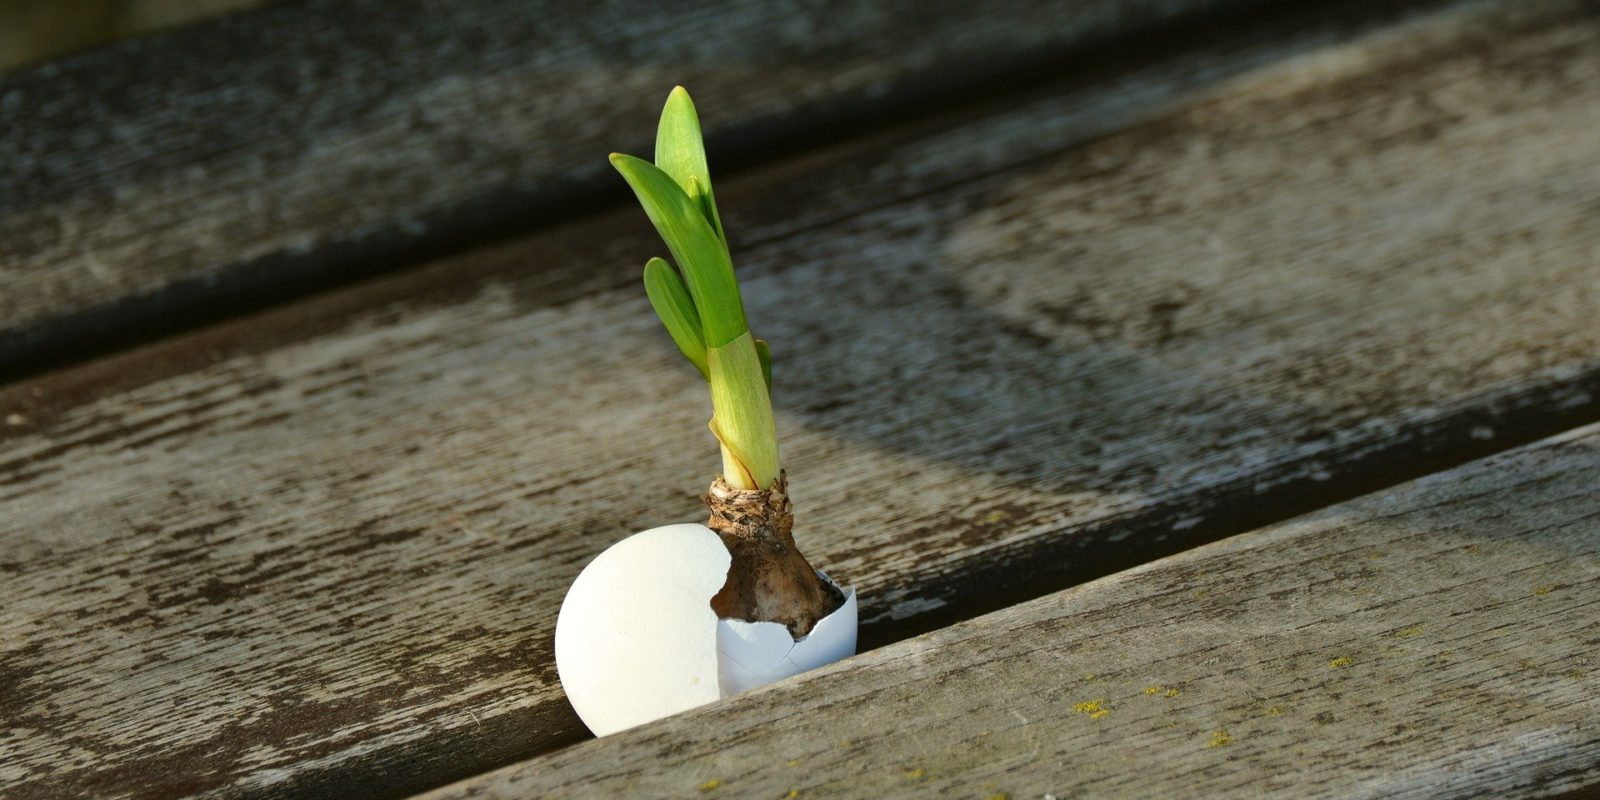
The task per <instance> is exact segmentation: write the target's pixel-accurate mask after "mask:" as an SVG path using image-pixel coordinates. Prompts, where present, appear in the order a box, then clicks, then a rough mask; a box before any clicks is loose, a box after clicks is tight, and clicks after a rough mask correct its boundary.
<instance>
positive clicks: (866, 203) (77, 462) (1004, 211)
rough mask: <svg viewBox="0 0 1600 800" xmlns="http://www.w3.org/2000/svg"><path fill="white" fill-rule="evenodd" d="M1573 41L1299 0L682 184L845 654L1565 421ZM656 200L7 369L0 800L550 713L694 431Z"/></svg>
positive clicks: (1573, 259) (456, 750)
mask: <svg viewBox="0 0 1600 800" xmlns="http://www.w3.org/2000/svg"><path fill="white" fill-rule="evenodd" d="M1489 41H1492V42H1493V46H1492V47H1486V45H1485V42H1489ZM1597 41H1600V21H1597V20H1596V19H1595V18H1594V16H1593V15H1592V14H1591V13H1590V11H1589V7H1588V6H1586V5H1583V4H1581V3H1552V4H1542V5H1538V6H1530V5H1526V4H1521V3H1504V4H1483V3H1467V4H1461V5H1456V6H1450V7H1446V8H1444V9H1442V10H1439V11H1437V12H1435V13H1430V14H1427V15H1424V16H1420V17H1417V18H1414V19H1410V20H1409V21H1407V22H1405V23H1403V24H1396V25H1393V26H1381V27H1379V28H1376V29H1366V28H1359V27H1358V28H1357V30H1355V31H1353V32H1352V31H1351V30H1350V28H1349V26H1348V25H1346V24H1343V23H1341V24H1339V25H1335V26H1332V27H1328V26H1317V25H1310V26H1307V27H1306V28H1304V29H1302V30H1300V32H1299V34H1298V36H1294V37H1289V38H1287V39H1285V38H1280V37H1278V36H1273V37H1271V39H1270V42H1262V41H1258V40H1253V39H1249V38H1246V39H1245V40H1243V41H1232V42H1230V43H1229V46H1227V47H1223V48H1220V49H1200V50H1198V51H1195V52H1192V53H1189V54H1187V55H1185V56H1184V57H1181V58H1177V59H1175V60H1172V61H1169V62H1164V63H1163V64H1160V65H1149V66H1148V67H1147V68H1143V69H1136V70H1133V71H1131V72H1128V73H1126V74H1122V75H1121V76H1120V77H1117V76H1115V75H1108V76H1104V79H1103V80H1101V79H1098V78H1097V79H1095V80H1089V81H1088V85H1083V86H1080V85H1078V84H1075V83H1067V84H1063V85H1059V86H1056V87H1054V89H1053V90H1052V91H1048V92H1041V93H1040V94H1039V96H1037V97H1034V98H1033V99H1031V100H1030V101H1028V102H1025V103H1024V102H1018V101H1017V100H1016V99H1015V98H1003V99H1000V100H997V102H996V104H995V105H994V106H993V107H989V108H987V109H986V110H985V113H983V114H980V115H977V116H972V115H969V114H966V113H961V114H955V115H953V116H952V117H950V118H949V119H946V120H942V121H934V122H930V123H928V124H926V125H920V126H917V127H915V128H911V129H906V130H901V131H896V132H890V133H886V134H884V135H883V136H880V137H876V138H873V139H869V140H864V141H861V142H858V143H852V144H850V145H848V146H843V147H840V148H836V149H834V150H831V151H827V152H822V153H818V154H815V155H813V156H809V157H807V158H804V159H798V160H796V161H794V162H792V163H788V164H785V165H782V166H778V167H774V168H771V169H766V170H761V171H759V172H753V173H750V174H747V175H745V176H742V177H739V178H736V179H731V180H729V181H727V182H725V183H719V185H718V190H719V196H720V197H721V199H722V201H723V202H724V203H725V205H726V207H727V210H728V224H729V229H730V231H734V232H735V234H734V235H735V236H736V237H745V238H736V241H735V250H736V253H737V256H736V258H737V260H738V263H739V265H740V269H741V271H742V274H743V275H745V282H746V285H747V289H748V292H749V297H748V299H749V307H750V310H751V316H752V319H754V320H756V321H757V322H756V324H757V327H758V330H759V332H760V333H761V334H762V335H764V336H766V337H767V338H769V339H770V340H771V341H772V342H773V343H774V346H775V348H776V350H777V358H778V375H777V381H778V385H779V387H780V388H779V392H778V395H777V402H778V404H779V406H780V408H779V413H780V426H781V434H782V436H783V441H784V443H785V448H786V450H785V452H786V462H787V464H788V466H789V468H790V471H791V475H792V476H793V489H794V494H795V497H796V501H797V503H798V504H799V513H800V526H799V529H798V530H797V536H798V537H799V540H800V542H801V544H802V546H803V547H805V548H806V549H807V552H808V553H811V554H812V555H813V556H814V557H815V558H816V560H817V562H818V563H819V564H823V565H826V566H827V567H828V568H829V569H831V570H833V571H835V573H836V574H839V575H841V576H843V577H844V578H845V579H846V580H849V581H852V582H854V583H855V584H856V585H857V586H858V587H859V588H860V589H861V591H862V597H863V601H864V602H863V606H862V612H863V615H864V619H865V620H866V628H865V630H864V634H865V636H866V641H868V642H869V643H871V642H882V641H884V640H886V639H891V638H894V637H899V636H905V635H909V633H911V632H915V631H917V630H918V629H919V628H924V627H926V626H931V625H938V624H942V623H944V622H947V621H949V620H950V619H952V618H961V617H969V616H974V615H976V614H978V613H980V612H982V611H985V610H989V609H992V608H995V607H999V605H1000V604H1010V603H1013V602H1015V601H1017V600H1019V599H1023V598H1027V597H1034V596H1038V595H1039V594H1042V593H1044V592H1046V591H1050V590H1053V589H1056V588H1060V587H1061V586H1063V585H1066V584H1067V583H1069V582H1071V581H1075V580H1079V579H1082V578H1083V577H1085V576H1092V575H1097V574H1104V573H1105V572H1106V571H1108V570H1110V569H1112V568H1114V567H1115V566H1116V565H1118V564H1123V563H1126V562H1128V561H1129V560H1135V561H1137V560H1144V559H1147V558H1149V557H1151V556H1152V555H1153V554H1159V553H1160V552H1162V551H1163V549H1168V548H1174V547H1179V546H1183V545H1187V544H1192V543H1194V542H1197V541H1202V540H1205V539H1206V538H1209V537H1215V536H1218V535H1222V534H1225V533H1228V532H1232V531H1236V530H1238V529H1240V527H1241V526H1243V525H1246V524H1249V523H1251V522H1252V521H1253V520H1256V519H1260V518H1261V517H1272V516H1274V515H1286V514H1287V513H1289V512H1290V511H1293V510H1295V509H1303V508H1306V507H1310V506H1315V505H1317V504H1322V503H1326V502H1328V501H1329V499H1330V498H1335V497H1338V496H1340V495H1341V494H1347V493H1349V492H1352V491H1355V490H1356V489H1358V488H1360V487H1362V486H1364V485H1368V484H1370V483H1373V482H1381V481H1390V482H1392V481H1393V480H1396V479H1397V477H1396V476H1399V475H1404V474H1408V473H1411V472H1415V471H1417V470H1421V469H1426V468H1429V467H1431V466H1432V465H1433V464H1435V463H1437V461H1438V460H1441V459H1444V460H1448V459H1459V458H1462V457H1465V456H1466V455H1469V454H1471V453H1475V452H1483V451H1484V450H1486V449H1488V448H1495V447H1503V446H1505V445H1506V443H1507V442H1516V441H1518V440H1523V439H1526V438H1528V437H1530V436H1532V435H1533V434H1535V433H1537V432H1538V431H1541V430H1545V429H1547V427H1548V426H1550V425H1556V424H1565V423H1566V422H1567V421H1570V420H1572V419H1576V418H1591V419H1592V418H1593V417H1594V416H1595V415H1596V412H1597V410H1600V408H1597V405H1600V403H1597V400H1596V397H1597V396H1600V363H1597V361H1600V356H1597V355H1596V354H1597V353H1600V331H1597V330H1596V326H1595V324H1594V320H1593V317H1592V314H1590V311H1591V310H1592V309H1593V308H1594V307H1595V305H1596V299H1597V298H1596V292H1597V291H1600V287H1597V286H1596V285H1595V280H1594V279H1593V277H1594V272H1593V260H1592V254H1593V252H1594V248H1595V242H1596V237H1597V235H1600V234H1597V232H1596V230H1595V229H1594V226H1593V225H1592V224H1591V223H1592V219H1593V209H1594V208H1595V207H1596V204H1597V202H1600V157H1597V156H1600V153H1597V152H1596V151H1597V150H1600V142H1596V141H1595V139H1594V137H1593V136H1591V135H1590V134H1591V133H1592V131H1593V130H1594V129H1595V128H1596V127H1597V124H1600V119H1596V116H1597V115H1600V102H1597V100H1600V98H1597V94H1600V81H1596V80H1593V78H1594V77H1595V76H1596V75H1600V47H1596V46H1595V44H1596V42H1597ZM1417 98H1426V100H1419V99H1417ZM1153 114H1157V115H1159V119H1157V120H1155V121H1146V122H1144V123H1143V124H1138V125H1134V127H1132V128H1130V129H1129V130H1127V131H1126V132H1124V133H1119V134H1115V135H1109V134H1108V131H1107V130H1106V128H1105V127H1103V126H1106V125H1128V124H1131V123H1133V122H1136V121H1138V120H1141V119H1143V120H1150V119H1151V115H1153ZM1267 177H1270V178H1272V180H1266V178H1267ZM801 209H805V210H803V211H802V210H801ZM652 236H653V235H652V234H651V233H649V232H648V231H647V230H645V225H644V224H643V222H642V221H641V220H639V219H638V215H637V213H636V212H635V211H633V210H631V209H629V210H627V211H626V213H619V214H615V215H607V216H603V217H598V218H594V219H591V220H588V221H585V222H582V223H580V224H573V225H570V226H566V227H563V228H561V229H559V230H553V231H551V232H549V233H546V234H542V235H539V236H535V237H532V238H529V239H527V240H524V241H521V242H517V243H513V244H510V245H507V246H505V247H501V248H497V249H494V250H490V251H485V252H483V253H479V254H474V255H471V256H467V257H463V258H460V259H455V260H451V261H449V262H444V263H440V264H437V265H434V266H431V267H429V268H427V269H424V270H420V271H418V272H416V273H415V274H409V275H406V276H402V277H397V278H393V279H390V280H386V281H381V282H377V283H375V284H374V285H372V286H368V287H362V288H359V289H352V290H349V291H345V292H340V293H337V294H333V295H330V296H328V297H325V298H321V299H317V300H315V301H309V302H304V303H300V304H297V305H295V306H292V307H288V308H284V309H281V310H277V311H274V312H271V313H267V314H262V315H259V316H257V317H255V318H252V319H247V320H241V321H238V322H236V323H233V324H230V325H225V326H221V327H219V328H217V329H215V330H210V331H206V332H202V333H198V334H196V335H193V336H190V337H186V338H184V339H182V340H178V341H174V342H171V343H167V344H163V345H159V346H152V347H149V348H145V349H143V350H141V351H138V352H133V353H129V354H126V355H124V356H122V357H118V358H115V359H109V360H106V361H104V362H101V363H97V364H93V365H89V366H86V367H84V368H81V369H78V370H74V371H70V372H64V373H60V374H56V375H51V376H48V377H47V378H44V379H41V380H38V381H35V382H32V383H30V384H26V385H17V386H12V387H9V388H6V389H3V390H0V418H4V419H11V420H13V422H12V423H8V426H7V427H5V428H4V430H5V432H6V435H7V438H6V440H5V441H6V448H7V449H6V454H7V458H6V460H5V462H4V463H3V464H0V504H4V508H5V514H4V515H3V516H0V542H3V543H4V544H3V547H0V553H3V554H4V558H3V559H0V572H3V573H4V574H5V575H6V580H5V581H4V582H0V615H3V616H0V631H4V632H5V637H6V638H5V639H4V641H3V643H0V676H3V680H0V687H3V688H4V689H5V691H0V698H3V699H0V710H3V717H4V718H5V719H6V720H8V727H7V728H6V729H5V730H4V732H3V734H0V735H3V736H4V737H5V738H3V739H0V747H4V748H5V752H6V754H7V757H6V758H4V759H0V781H4V782H5V788H6V789H7V791H6V794H7V795H8V796H15V797H35V796H49V795H50V794H52V793H56V792H78V793H94V794H103V795H123V796H171V795H178V794H203V793H211V794H229V795H252V796H287V795H301V794H309V795H320V796H340V797H349V796H358V795H375V794H386V793H396V792H401V791H405V790H409V789H417V788H424V787H427V786H430V785H437V783H439V782H443V781H446V780H451V779H454V778H457V777H464V776H466V775H469V774H472V773H473V772H476V771H481V770H483V769H486V768H489V767H493V766H497V765H500V764H504V763H509V762H511V761H513V760H515V759H518V758H522V757H526V756H527V755H529V754H532V753H534V752H538V751H540V750H542V749H546V748H549V747H552V746H555V745H559V744H564V743H569V742H571V741H573V740H575V739H576V738H578V737H579V736H580V735H581V729H579V728H578V727H577V726H576V720H575V719H574V718H573V717H572V716H571V714H570V712H569V711H568V710H567V708H566V705H565V702H564V700H563V698H562V697H561V695H560V692H559V688H558V686H557V685H556V683H555V676H554V671H553V669H552V667H551V664H550V662H549V660H548V654H549V645H550V636H551V629H552V623H553V619H554V611H555V608H556V604H557V603H558V602H559V598H560V596H561V592H562V591H563V590H564V588H565V587H566V585H567V584H568V582H570V580H571V579H572V577H573V576H574V575H575V574H576V572H577V570H578V569H579V568H580V566H581V565H582V564H583V563H584V562H585V561H587V560H588V559H589V558H590V557H592V556H593V555H594V554H595V553H596V552H598V551H599V550H600V549H602V548H603V547H605V546H606V545H607V544H609V543H610V542H612V541H614V540H615V539H617V538H618V537H620V536H621V535H623V534H625V533H627V532H629V531H631V530H635V529H639V528H643V527H646V526H649V525H654V524H659V523H662V522H668V521H677V520H682V519H692V518H693V517H694V516H696V515H697V513H698V511H697V503H696V501H695V499H694V498H695V494H696V493H697V492H699V491H701V490H702V489H703V484H704V483H705V482H707V481H708V480H709V478H710V476H711V472H712V470H714V469H715V468H716V463H715V462H716V456H715V452H714V448H712V447H710V446H709V440H708V439H707V436H706V434H705V430H704V423H705V417H706V415H707V413H708V412H707V409H706V407H705V398H704V394H703V392H704V390H703V388H702V387H701V386H699V385H698V384H697V381H696V379H695V378H694V376H693V374H692V372H690V371H688V370H685V369H684V367H683V366H682V364H680V363H679V362H678V360H677V357H676V356H675V355H674V354H673V353H671V352H670V347H669V345H667V344H666V343H665V340H664V337H663V335H662V334H661V333H660V332H659V331H657V330H656V323H655V322H654V320H653V319H651V317H650V316H649V312H648V310H647V307H646V304H645V301H644V299H643V297H642V293H641V292H640V291H639V289H638V287H637V285H636V281H637V277H636V275H637V269H638V266H639V265H640V263H641V261H642V259H643V257H644V256H645V255H646V254H648V253H652V252H656V251H657V246H656V245H655V244H654V243H653V241H652ZM530 264H539V265H541V267H542V268H541V269H539V270H530V269H529V265H530ZM1108 276H1110V277H1108ZM823 320H826V321H828V323H829V327H828V328H827V329H824V326H823V325H822V324H821V321H823ZM930 321H936V322H937V324H930ZM13 415H15V416H14V417H13ZM646 419H650V420H653V422H652V423H651V424H652V430H651V431H650V432H649V433H648V434H646V433H645V432H643V431H642V430H641V426H642V425H643V424H644V422H643V421H644V420H646ZM863 487H869V488H870V491H866V490H864V489H863ZM14 721H21V722H14Z"/></svg>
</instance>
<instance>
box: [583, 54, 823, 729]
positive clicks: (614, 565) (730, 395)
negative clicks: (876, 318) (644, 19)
mask: <svg viewBox="0 0 1600 800" xmlns="http://www.w3.org/2000/svg"><path fill="white" fill-rule="evenodd" d="M611 163H612V165H613V166H614V167H616V169H617V172H619V173H620V174H621V175H622V177H623V179H624V180H626V181H627V183H628V186H629V187H631V188H632V189H633V191H634V194H635V195H637V196H638V199H639V203H640V205H641V206H643V208H644V212H645V215H646V216H647V217H648V218H649V219H650V222H651V223H652V224H653V225H654V226H655V229H656V231H657V232H658V233H659V234H660V235H661V239H662V241H663V242H664V243H665V244H666V246H667V251H668V253H669V254H670V256H671V261H670V262H669V261H667V260H666V259H663V258H659V257H657V258H651V259H650V260H649V261H648V262H646V264H645V268H644V285H645V293H646V295H647V296H648V297H649V298H650V304H651V306H652V307H654V309H655V312H656V315H657V316H659V317H660V318H661V323H662V325H663V326H665V327H666V329H667V333H668V334H669V335H670V336H671V337H672V341H673V342H674V343H675V344H676V345H677V347H678V350H679V351H680V352H682V353H683V356H684V358H685V359H687V360H688V361H689V363H690V364H691V365H692V366H693V367H694V368H695V370H697V371H698V372H699V373H700V375H701V376H702V377H703V378H704V379H705V381H706V384H707V386H708V387H709V388H710V393H711V409H712V416H711V421H710V428H711V434H712V436H713V437H714V439H715V441H716V442H717V443H718V446H719V447H720V449H721V455H722V474H721V475H720V476H719V477H718V478H717V479H716V480H715V481H713V482H712V484H711V487H710V489H709V490H708V491H707V492H706V494H705V495H704V500H705V503H706V506H707V507H708V508H709V510H710V519H709V520H708V521H707V522H706V524H705V525H704V526H700V525H673V526H667V527H663V528H655V529H652V530H650V531H645V532H643V533H639V534H635V535H634V536H632V537H629V538H628V539H625V540H623V541H622V542H619V543H618V544H616V545H614V546H612V548H610V549H608V550H607V551H606V552H605V553H602V554H601V555H600V556H599V557H598V558H596V559H595V561H594V562H592V563H591V564H590V565H589V566H588V567H586V568H585V569H584V572H583V574H581V575H580V576H579V577H578V580H577V581H575V582H574V583H573V586H572V589H571V590H569V592H568V595H567V599H566V601H565V602H564V603H563V604H562V611H561V617H560V619H558V621H557V628H556V660H557V666H558V668H559V669H560V672H561V679H562V683H563V685H565V686H566V688H567V694H568V697H569V699H571V700H572V702H573V705H574V707H575V708H577V709H578V712H579V714H580V716H582V717H583V718H584V721H585V722H586V723H588V724H589V726H590V727H591V728H592V729H594V730H595V731H596V733H601V734H604V733H607V732H610V731H611V730H617V729H620V728H619V727H618V726H619V725H620V726H621V727H627V726H628V725H632V724H638V723H639V722H643V721H647V720H648V719H653V718H654V717H656V716H662V715H664V714H665V713H671V712H673V711H676V710H681V709H682V708H685V707H689V706H691V705H698V704H699V703H702V702H709V701H710V700H713V699H716V697H717V696H718V692H720V694H721V695H726V694H731V693H734V692H736V691H740V690H742V689H745V688H749V687H751V686H755V685H759V684H761V683H765V682H769V681H771V680H776V679H777V678H780V677H783V676H784V675H788V674H793V673H795V672H799V671H801V670H803V669H806V668H809V667H812V666H819V665H820V664H822V663H827V662H828V661H832V660H836V659H838V658H841V657H843V656H845V655H848V654H849V653H851V652H853V651H854V649H855V596H854V593H851V592H847V591H844V590H841V589H840V588H839V587H838V586H837V585H835V584H834V583H833V582H832V581H830V580H828V579H827V578H826V576H824V575H822V574H821V573H819V572H818V571H817V570H816V569H814V568H813V567H812V566H811V564H810V562H808V561H807V560H806V558H805V556H804V555H802V554H801V552H800V550H799V548H797V547H796V546H795V543H794V537H793V526H794V513H793V506H792V503H791V502H790V500H789V495H788V485H787V478H786V476H785V474H784V471H783V468H782V465H781V462H780V460H779V456H778V437H777V428H776V425H775V424H774V420H773V413H772V399H771V388H772V354H771V350H770V349H769V348H768V346H767V343H766V342H764V341H762V340H760V339H757V338H755V336H754V335H752V334H751V332H750V325H749V323H748V321H747V320H746V318H745V310H744V301H743V298H742V297H741V296H740V293H739V284H738V281H737V280H736V279H735V278H734V273H733V259H732V256H731V255H730V251H729V248H728V239H727V234H726V232H725V231H724V229H723V225H722V218H721V215H720V214H719V213H718V212H717V203H716V198H715V195H714V193H713V192H712V188H711V173H710V171H709V169H708V167H707V161H706V152H705V145H704V143H703V141H702V137H701V131H700V120H699V117H698V115H697V114H696V112H695V107H694V103H693V101H692V100H690V98H689V93H688V92H686V91H685V90H684V89H683V87H681V86H680V87H678V88H676V89H674V90H673V91H672V94H671V96H669V97H668V98H667V103H666V107H665V108H664V109H663V110H662V112H661V122H660V125H659V127H658V128H657V131H656V152H655V163H651V162H648V161H645V160H643V159H640V158H635V157H633V156H629V155H622V154H620V153H617V154H612V156H611ZM713 533H714V534H715V538H712V537H711V534H713ZM717 540H720V544H721V547H718V546H717V545H716V544H714V542H716V541H717ZM724 570H725V578H724V577H723V573H722V571H724ZM708 576H710V583H715V582H716V581H718V580H720V581H721V583H720V588H715V589H714V594H711V592H712V591H713V590H707V591H706V594H707V595H710V596H709V598H707V597H706V596H704V595H700V594H698V592H699V591H701V589H700V588H697V587H702V586H705V585H709V584H708V583H707V580H708ZM712 612H714V616H713V615H712ZM707 620H709V622H707ZM712 627H714V628H715V636H714V642H713V643H712V644H706V643H705V642H711V641H712V640H711V639H706V638H705V637H706V635H707V632H708V631H710V630H711V628H712ZM676 629H681V630H676ZM702 650H704V651H705V652H704V653H702V652H701V651H702ZM713 650H714V652H713ZM707 656H712V657H713V660H712V662H710V663H713V664H714V670H715V672H716V675H715V680H716V683H717V685H718V686H719V687H720V689H719V690H718V691H714V692H712V693H711V694H710V695H707V694H706V691H705V689H704V687H700V688H693V687H698V686H699V684H700V681H701V680H703V679H704V674H703V673H704V672H705V671H706V669H707V666H706V665H707V663H708V662H707V661H706V660H705V658H706V657H707Z"/></svg>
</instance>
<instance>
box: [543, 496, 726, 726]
mask: <svg viewBox="0 0 1600 800" xmlns="http://www.w3.org/2000/svg"><path fill="white" fill-rule="evenodd" d="M731 561H732V559H731V558H730V557H729V556H728V549H727V548H726V547H724V546H723V545H722V540H721V539H719V538H717V535H716V534H715V533H713V532H712V531H711V529H710V528H707V527H706V526H704V525H697V524H692V523H691V524H684V525H666V526H663V527H660V528H652V529H650V530H647V531H644V532H642V533H636V534H634V535H632V536H629V537H628V538H626V539H623V540H622V541H620V542H617V543H616V544H614V545H612V546H611V547H610V548H608V549H607V550H606V551H605V552H603V553H601V554H600V555H598V556H596V557H595V559H594V560H593V561H591V562H589V565H588V566H586V567H584V568H583V572H581V573H579V574H578V579H577V580H575V581H573V582H572V588H570V589H568V590H567V598H566V600H564V601H562V603H561V613H560V614H559V615H558V616H557V617H556V671H557V672H558V673H559V674H560V675H561V685H562V687H563V688H565V689H566V692H567V699H568V700H569V701H571V702H572V707H573V708H574V709H575V710H577V712H578V716H579V717H580V718H582V719H583V724H585V725H588V726H589V730H592V731H594V732H595V735H596V736H605V735H607V734H611V733H615V732H617V731H620V730H623V729H625V728H631V727H633V726H635V725H642V724H644V723H646V722H649V721H651V720H654V719H659V718H661V717H665V716H668V715H670V714H676V713H678V712H679V711H684V710H687V709H690V708H694V707H695V706H699V705H704V704H706V703H709V702H711V701H713V700H716V699H717V698H718V697H720V696H721V691H720V689H719V688H718V684H717V615H716V612H714V611H712V610H711V596H712V595H715V594H716V593H717V590H719V589H721V588H722V584H723V583H725V582H727V579H728V564H729V563H730V562H731Z"/></svg>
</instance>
